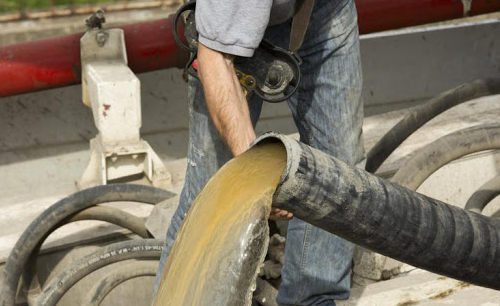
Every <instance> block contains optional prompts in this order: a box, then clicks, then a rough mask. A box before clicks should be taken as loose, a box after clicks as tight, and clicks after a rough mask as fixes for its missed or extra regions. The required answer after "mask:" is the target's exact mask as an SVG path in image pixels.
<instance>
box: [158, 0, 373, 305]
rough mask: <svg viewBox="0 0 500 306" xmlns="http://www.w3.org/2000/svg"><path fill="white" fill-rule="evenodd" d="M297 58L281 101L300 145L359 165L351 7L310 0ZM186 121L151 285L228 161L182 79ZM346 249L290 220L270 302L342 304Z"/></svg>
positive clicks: (201, 104)
mask: <svg viewBox="0 0 500 306" xmlns="http://www.w3.org/2000/svg"><path fill="white" fill-rule="evenodd" d="M289 37H290V23H289V22H287V23H284V24H280V25H277V26H273V27H270V28H268V30H267V32H266V39H268V40H270V41H271V42H272V43H274V44H276V45H278V46H281V47H283V48H288V40H289ZM299 55H300V57H301V58H302V60H303V63H302V65H301V72H302V75H303V77H302V82H301V84H300V87H299V89H298V91H297V93H296V94H295V95H294V96H293V97H292V98H291V99H290V100H289V101H287V102H288V105H289V107H290V109H291V111H292V115H293V118H294V121H295V124H296V125H297V129H298V131H299V134H300V141H302V142H304V143H306V144H308V145H310V146H312V147H315V148H317V149H319V150H321V151H324V152H326V153H328V154H330V155H333V156H335V157H337V158H339V159H341V160H343V161H344V162H347V163H349V164H352V165H355V164H358V163H360V162H362V161H363V159H364V151H363V137H362V120H363V105H362V101H361V87H362V75H361V66H360V58H359V36H358V27H357V16H356V8H355V6H354V1H352V0H316V4H315V8H314V11H313V15H312V17H311V21H310V24H309V28H308V31H307V33H306V37H305V39H304V43H303V45H302V47H301V49H300V50H299ZM249 108H250V114H251V119H252V123H253V124H254V126H255V124H256V123H257V120H258V118H259V116H260V112H261V109H262V101H259V100H257V99H255V98H254V99H250V101H249ZM189 119H190V132H189V137H190V141H189V148H188V166H187V172H186V181H185V184H184V189H183V190H182V193H181V199H180V204H179V207H178V209H177V211H176V213H175V214H174V216H173V218H172V222H171V224H170V228H169V230H168V233H167V237H166V241H165V250H164V251H163V254H162V258H161V261H160V267H159V270H158V273H157V281H156V284H155V287H157V286H158V284H159V279H160V277H159V276H160V275H161V272H162V269H163V265H164V263H165V262H166V259H167V257H168V253H169V251H170V248H171V247H172V245H173V242H174V240H175V236H176V234H177V231H178V230H179V228H180V226H181V223H182V220H183V219H184V217H185V215H186V213H187V211H188V209H189V207H190V205H191V203H192V202H193V200H194V199H195V198H196V196H197V195H198V193H199V192H200V191H201V189H202V188H203V186H205V184H206V182H207V181H208V180H209V179H210V177H212V176H213V175H214V174H215V173H216V172H217V170H218V169H219V168H220V167H222V166H223V165H224V164H225V163H226V162H227V161H228V160H229V159H230V158H231V157H232V156H231V153H230V152H229V150H228V148H227V146H226V145H225V144H224V142H223V140H222V139H221V137H220V136H219V135H218V133H217V131H216V130H215V127H214V126H213V124H212V122H211V119H210V116H209V113H208V110H207V108H206V104H205V99H204V96H203V91H202V88H201V84H200V83H199V82H198V81H197V80H194V79H191V80H190V81H189ZM353 248H354V246H353V245H352V244H351V243H350V242H348V241H346V240H344V239H342V238H339V237H337V236H335V235H332V234H330V233H327V232H325V231H323V230H321V229H319V228H317V227H314V226H312V225H310V224H308V223H306V222H304V221H301V220H299V219H297V218H294V219H292V220H291V221H290V223H289V227H288V234H287V242H286V249H285V264H284V267H283V271H282V283H281V287H280V289H279V294H278V298H277V302H278V304H279V305H282V306H284V305H317V306H332V305H335V300H337V299H346V298H348V296H349V292H350V273H351V263H352V255H353ZM155 292H156V288H155Z"/></svg>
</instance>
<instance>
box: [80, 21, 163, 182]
mask: <svg viewBox="0 0 500 306" xmlns="http://www.w3.org/2000/svg"><path fill="white" fill-rule="evenodd" d="M80 42H81V61H82V95H83V103H84V104H86V105H87V106H89V107H91V108H92V112H93V115H94V121H95V124H96V127H97V129H98V130H99V134H98V135H97V136H96V137H95V138H93V139H92V140H90V150H91V157H90V161H89V164H88V166H87V168H86V170H85V172H84V173H83V175H82V177H81V178H80V180H79V181H78V182H77V186H78V188H80V189H83V188H88V187H91V186H95V185H105V184H107V183H108V182H109V181H110V180H115V179H122V178H127V177H131V176H134V175H138V174H141V173H144V175H145V176H146V177H147V179H148V180H149V182H150V183H151V184H152V185H153V186H156V187H161V188H167V187H169V186H171V176H170V173H168V171H167V170H166V168H165V166H164V165H163V163H162V161H161V160H160V158H159V157H158V155H157V154H156V153H155V152H154V151H153V150H152V149H151V147H150V146H149V144H148V143H147V142H146V141H144V140H142V139H141V136H140V132H139V129H140V127H141V124H142V122H141V96H140V81H139V79H138V78H137V77H136V76H135V74H134V73H133V72H132V71H131V70H130V68H129V67H128V66H127V54H126V48H125V39H124V35H123V30H121V29H109V30H103V29H99V28H96V29H90V30H89V31H88V32H87V33H86V34H85V35H84V36H83V37H82V38H81V41H80Z"/></svg>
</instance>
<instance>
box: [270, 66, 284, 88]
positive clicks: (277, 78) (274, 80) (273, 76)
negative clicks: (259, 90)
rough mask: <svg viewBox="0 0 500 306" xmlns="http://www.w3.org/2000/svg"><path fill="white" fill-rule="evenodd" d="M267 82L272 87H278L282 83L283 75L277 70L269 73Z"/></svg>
mask: <svg viewBox="0 0 500 306" xmlns="http://www.w3.org/2000/svg"><path fill="white" fill-rule="evenodd" d="M267 82H268V83H269V85H271V86H276V85H278V84H279V83H280V82H281V75H280V74H279V73H278V71H276V70H274V69H273V70H271V71H269V76H268V78H267Z"/></svg>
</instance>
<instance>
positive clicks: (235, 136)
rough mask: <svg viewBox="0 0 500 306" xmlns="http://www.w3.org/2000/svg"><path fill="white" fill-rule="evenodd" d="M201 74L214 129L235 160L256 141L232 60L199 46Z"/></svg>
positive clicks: (229, 57)
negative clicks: (235, 157)
mask: <svg viewBox="0 0 500 306" xmlns="http://www.w3.org/2000/svg"><path fill="white" fill-rule="evenodd" d="M198 69H199V70H198V73H199V76H200V80H201V82H202V84H203V91H204V93H205V100H206V102H207V107H208V111H209V113H210V117H211V118H212V121H213V123H214V125H215V128H216V129H217V131H218V132H219V133H220V135H221V136H222V138H223V139H224V141H225V142H226V144H227V145H228V147H229V149H230V150H231V153H233V155H234V156H236V155H239V154H241V153H243V152H245V151H246V150H247V149H248V147H249V145H250V143H251V142H252V141H253V140H255V131H254V129H253V127H252V122H251V120H250V112H249V110H248V104H247V101H246V99H245V96H244V94H243V91H242V90H241V87H240V84H239V81H238V79H237V78H236V74H235V73H234V68H233V61H232V56H230V55H227V54H224V53H221V52H218V51H214V50H211V49H209V48H207V47H205V46H203V45H202V44H201V43H200V44H199V46H198Z"/></svg>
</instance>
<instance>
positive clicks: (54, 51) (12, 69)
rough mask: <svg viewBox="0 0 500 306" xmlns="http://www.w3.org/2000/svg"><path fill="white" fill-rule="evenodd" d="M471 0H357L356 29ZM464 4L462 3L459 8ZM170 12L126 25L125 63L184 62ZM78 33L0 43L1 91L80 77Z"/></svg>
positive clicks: (446, 12) (489, 4)
mask: <svg viewBox="0 0 500 306" xmlns="http://www.w3.org/2000/svg"><path fill="white" fill-rule="evenodd" d="M469 1H470V0H462V2H460V1H457V0H405V1H402V0H399V1H394V0H356V6H357V9H358V15H359V18H358V20H359V27H360V33H362V34H366V33H371V32H376V31H382V30H388V29H396V28H401V27H406V26H411V25H418V24H424V23H428V22H436V21H442V20H447V19H452V18H460V17H462V16H464V12H468V10H467V9H466V8H467V6H466V5H465V6H464V5H463V3H469ZM464 8H465V9H464ZM499 10H500V2H499V1H491V0H474V1H472V6H471V9H470V14H471V15H476V14H483V13H488V12H495V11H499ZM172 18H173V17H172V16H170V17H169V18H168V19H162V20H157V21H150V22H143V23H137V24H131V25H127V26H123V27H121V28H122V29H124V30H125V40H126V42H127V53H128V58H129V65H130V67H131V68H132V70H133V71H134V72H136V73H140V72H146V71H152V70H158V69H164V68H170V67H179V68H180V67H183V66H184V64H185V63H186V62H187V60H188V55H187V54H186V53H185V52H184V51H183V50H181V49H180V48H179V47H178V46H177V45H176V44H175V42H174V39H173V34H172ZM81 36H82V33H79V34H74V35H68V36H61V37H55V38H49V39H44V40H39V41H33V42H27V43H22V44H16V45H12V46H5V47H0V80H1V82H0V97H6V96H10V95H15V94H20V93H26V92H32V91H37V90H43V89H49V88H55V87H61V86H67V85H72V84H78V83H80V42H79V40H80V37H81Z"/></svg>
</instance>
